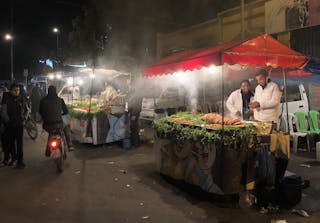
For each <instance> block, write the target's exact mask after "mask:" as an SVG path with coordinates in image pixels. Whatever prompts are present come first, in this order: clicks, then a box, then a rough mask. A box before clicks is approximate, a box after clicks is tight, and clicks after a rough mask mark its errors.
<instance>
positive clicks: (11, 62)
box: [10, 39, 14, 82]
mask: <svg viewBox="0 0 320 223" xmlns="http://www.w3.org/2000/svg"><path fill="white" fill-rule="evenodd" d="M10 65H11V82H13V80H14V77H13V39H11V43H10Z"/></svg>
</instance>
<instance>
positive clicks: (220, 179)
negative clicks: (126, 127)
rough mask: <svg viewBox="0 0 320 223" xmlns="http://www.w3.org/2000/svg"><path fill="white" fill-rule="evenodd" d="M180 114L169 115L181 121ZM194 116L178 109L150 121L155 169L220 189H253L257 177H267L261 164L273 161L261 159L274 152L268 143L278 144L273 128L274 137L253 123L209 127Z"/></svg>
mask: <svg viewBox="0 0 320 223" xmlns="http://www.w3.org/2000/svg"><path fill="white" fill-rule="evenodd" d="M181 116H183V119H182V120H184V121H182V122H180V123H177V122H175V121H174V120H177V118H178V119H180V121H181V118H180V117H181ZM199 117H201V115H191V114H186V113H183V114H182V115H181V113H180V114H177V115H173V116H170V117H168V118H163V119H159V120H156V121H155V122H154V127H155V143H154V147H155V151H156V161H157V169H158V171H159V172H160V173H162V174H164V175H166V176H169V177H171V178H173V179H175V180H182V181H184V182H186V183H190V184H192V185H196V186H200V188H201V189H203V190H204V191H207V192H210V193H214V194H221V195H225V194H236V193H239V192H242V191H245V190H251V189H254V187H255V183H256V182H257V180H258V179H259V178H260V179H261V178H263V179H266V180H269V179H268V177H269V176H268V173H266V172H265V171H264V172H262V173H261V169H263V168H262V165H265V166H264V168H267V169H268V168H269V169H273V170H275V162H273V163H272V164H271V166H270V164H269V166H268V163H266V162H264V161H265V160H266V159H268V157H266V156H268V155H269V156H270V157H272V156H271V152H275V151H270V148H271V144H273V145H272V148H276V147H277V144H278V143H277V139H278V137H277V135H278V133H273V135H274V136H275V137H272V135H270V134H269V135H264V136H263V137H261V136H260V135H259V134H257V131H256V130H255V129H256V128H255V127H254V126H253V125H252V124H245V125H244V126H242V127H235V126H230V125H225V126H224V129H222V128H219V126H218V127H217V126H215V127H217V128H216V129H213V128H210V126H211V127H213V126H212V125H207V124H205V123H204V122H201V121H200V119H199ZM186 120H187V122H186ZM184 123H187V124H184ZM222 135H223V136H222ZM280 135H281V134H280ZM286 139H288V138H287V137H286ZM222 142H223V143H222ZM286 142H287V141H286ZM285 146H286V148H287V146H288V144H286V145H285ZM270 157H269V158H270ZM257 163H259V164H260V167H259V165H257ZM271 178H272V176H271ZM271 183H273V182H271Z"/></svg>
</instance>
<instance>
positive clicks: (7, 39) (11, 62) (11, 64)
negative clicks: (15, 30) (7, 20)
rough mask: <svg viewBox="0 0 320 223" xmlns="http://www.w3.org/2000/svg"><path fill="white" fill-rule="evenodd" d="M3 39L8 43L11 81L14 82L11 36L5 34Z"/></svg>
mask: <svg viewBox="0 0 320 223" xmlns="http://www.w3.org/2000/svg"><path fill="white" fill-rule="evenodd" d="M4 39H5V40H6V41H10V68H11V81H13V80H14V77H13V36H12V35H11V34H9V33H7V34H6V35H5V36H4Z"/></svg>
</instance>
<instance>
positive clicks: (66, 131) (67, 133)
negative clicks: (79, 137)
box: [63, 126, 72, 148]
mask: <svg viewBox="0 0 320 223" xmlns="http://www.w3.org/2000/svg"><path fill="white" fill-rule="evenodd" d="M63 133H64V136H65V137H66V141H67V144H68V147H69V148H70V147H71V146H72V140H71V132H70V128H69V126H65V127H64V128H63Z"/></svg>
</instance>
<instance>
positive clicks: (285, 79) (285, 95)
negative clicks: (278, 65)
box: [282, 68, 290, 132]
mask: <svg viewBox="0 0 320 223" xmlns="http://www.w3.org/2000/svg"><path fill="white" fill-rule="evenodd" d="M282 73H283V85H284V88H283V91H284V100H285V103H286V115H287V126H286V127H287V130H288V132H290V129H289V111H288V98H287V77H286V76H287V75H286V71H285V70H284V69H283V68H282Z"/></svg>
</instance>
